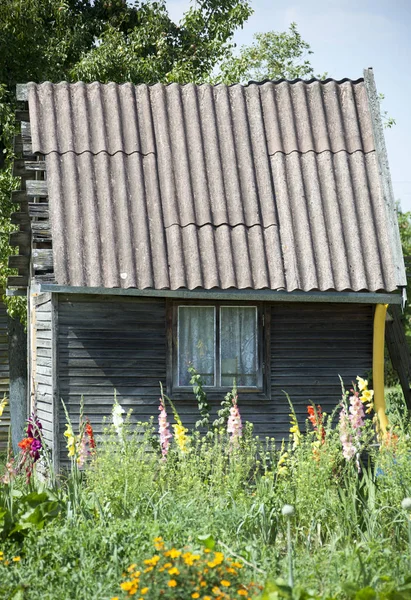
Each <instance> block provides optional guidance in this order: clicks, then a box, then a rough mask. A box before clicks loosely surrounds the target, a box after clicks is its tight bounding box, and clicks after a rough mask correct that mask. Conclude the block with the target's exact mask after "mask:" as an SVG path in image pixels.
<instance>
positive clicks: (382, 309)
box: [372, 304, 388, 434]
mask: <svg viewBox="0 0 411 600" xmlns="http://www.w3.org/2000/svg"><path fill="white" fill-rule="evenodd" d="M387 308H388V304H377V305H376V307H375V313H374V341H373V355H372V379H373V386H374V407H375V412H376V414H377V417H378V422H379V426H380V430H381V432H382V434H384V433H385V431H386V429H387V425H388V419H387V415H386V414H385V397H384V341H385V316H386V314H387Z"/></svg>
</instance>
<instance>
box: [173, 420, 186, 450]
mask: <svg viewBox="0 0 411 600" xmlns="http://www.w3.org/2000/svg"><path fill="white" fill-rule="evenodd" d="M173 429H174V437H175V439H176V443H177V446H178V447H179V448H180V450H181V452H182V453H183V454H186V453H187V452H188V443H189V438H188V436H187V432H188V429H186V427H184V425H183V424H182V423H181V421H180V422H179V423H175V424H174V425H173Z"/></svg>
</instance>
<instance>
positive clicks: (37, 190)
mask: <svg viewBox="0 0 411 600" xmlns="http://www.w3.org/2000/svg"><path fill="white" fill-rule="evenodd" d="M26 192H27V196H28V197H29V198H45V197H47V195H48V189H47V181H33V180H31V181H30V180H29V181H26Z"/></svg>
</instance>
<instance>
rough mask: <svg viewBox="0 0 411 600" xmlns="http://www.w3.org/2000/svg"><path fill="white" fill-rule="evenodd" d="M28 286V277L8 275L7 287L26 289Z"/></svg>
mask: <svg viewBox="0 0 411 600" xmlns="http://www.w3.org/2000/svg"><path fill="white" fill-rule="evenodd" d="M28 284H29V278H28V275H10V277H7V287H23V288H24V287H27V286H28Z"/></svg>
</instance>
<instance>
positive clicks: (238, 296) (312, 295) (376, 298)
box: [39, 283, 402, 305]
mask: <svg viewBox="0 0 411 600" xmlns="http://www.w3.org/2000/svg"><path fill="white" fill-rule="evenodd" d="M39 291H40V292H52V293H55V294H90V295H91V294H93V295H106V296H136V297H145V298H175V299H182V300H189V299H192V300H202V299H204V300H236V301H240V300H242V301H250V300H251V301H266V302H269V301H271V302H321V303H324V302H336V303H341V304H346V303H351V304H399V305H401V301H402V296H401V294H399V293H396V292H393V293H384V292H381V293H379V292H302V291H295V292H285V291H275V290H248V289H247V290H238V289H231V290H220V289H213V290H203V289H199V290H187V289H179V290H154V289H144V290H139V289H136V288H128V289H124V288H102V287H72V286H66V285H57V284H51V283H41V284H40V286H39Z"/></svg>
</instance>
